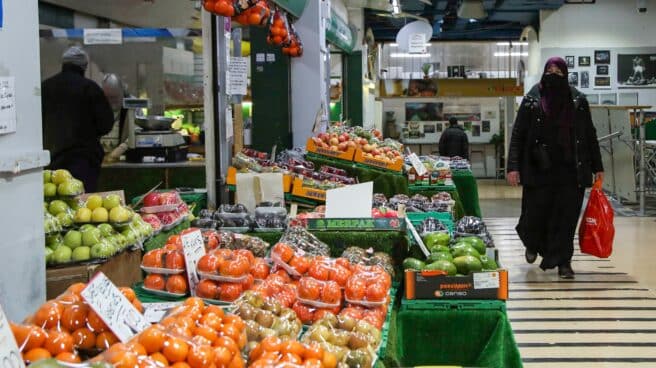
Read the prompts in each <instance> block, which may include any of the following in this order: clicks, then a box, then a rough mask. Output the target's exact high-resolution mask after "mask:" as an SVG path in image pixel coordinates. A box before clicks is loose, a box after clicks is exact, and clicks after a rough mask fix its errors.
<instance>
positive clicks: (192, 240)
mask: <svg viewBox="0 0 656 368" xmlns="http://www.w3.org/2000/svg"><path fill="white" fill-rule="evenodd" d="M182 249H183V250H184V256H185V263H186V265H187V277H188V280H189V290H191V295H193V296H196V285H198V283H199V282H200V279H199V278H198V273H197V272H196V265H197V264H198V261H199V260H200V259H201V258H202V257H203V256H204V255H205V242H203V235H202V234H201V232H200V230H196V231H192V232H190V233H187V234H184V235H182Z"/></svg>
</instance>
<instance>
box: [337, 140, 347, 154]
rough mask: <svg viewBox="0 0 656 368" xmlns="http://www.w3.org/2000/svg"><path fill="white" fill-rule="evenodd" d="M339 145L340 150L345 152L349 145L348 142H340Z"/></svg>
mask: <svg viewBox="0 0 656 368" xmlns="http://www.w3.org/2000/svg"><path fill="white" fill-rule="evenodd" d="M337 147H338V148H339V150H340V151H342V152H345V151H346V149H347V148H348V145H347V144H346V142H342V143H340V144H338V145H337Z"/></svg>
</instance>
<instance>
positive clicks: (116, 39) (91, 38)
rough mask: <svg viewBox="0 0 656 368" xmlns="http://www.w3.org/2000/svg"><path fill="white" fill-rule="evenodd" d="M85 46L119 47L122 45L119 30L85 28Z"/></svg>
mask: <svg viewBox="0 0 656 368" xmlns="http://www.w3.org/2000/svg"><path fill="white" fill-rule="evenodd" d="M83 33H84V44H85V45H120V44H122V43H123V29H121V28H85V29H84V32H83Z"/></svg>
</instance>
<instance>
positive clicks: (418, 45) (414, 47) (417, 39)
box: [408, 33, 426, 54]
mask: <svg viewBox="0 0 656 368" xmlns="http://www.w3.org/2000/svg"><path fill="white" fill-rule="evenodd" d="M425 52H426V35H425V34H423V33H414V34H411V35H410V42H408V53H410V54H423V53H425Z"/></svg>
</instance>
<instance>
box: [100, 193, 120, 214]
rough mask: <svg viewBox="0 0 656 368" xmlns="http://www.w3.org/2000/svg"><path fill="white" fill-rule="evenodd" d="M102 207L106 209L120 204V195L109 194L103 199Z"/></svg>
mask: <svg viewBox="0 0 656 368" xmlns="http://www.w3.org/2000/svg"><path fill="white" fill-rule="evenodd" d="M102 205H103V207H105V208H106V209H107V210H108V211H109V210H111V209H114V208H116V207H118V206H120V205H121V197H119V196H118V195H116V194H110V195H108V196H107V197H105V199H103V204H102Z"/></svg>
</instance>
